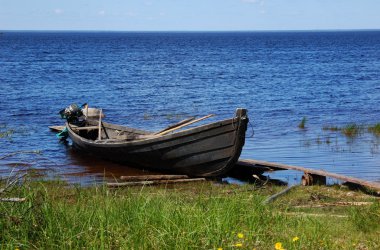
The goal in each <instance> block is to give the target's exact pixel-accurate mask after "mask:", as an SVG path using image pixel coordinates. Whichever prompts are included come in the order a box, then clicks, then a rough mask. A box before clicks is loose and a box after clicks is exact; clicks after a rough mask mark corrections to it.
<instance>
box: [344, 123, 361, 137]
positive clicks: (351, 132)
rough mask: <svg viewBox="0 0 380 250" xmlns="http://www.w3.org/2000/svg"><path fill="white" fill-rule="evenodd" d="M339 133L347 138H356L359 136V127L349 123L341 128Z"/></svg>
mask: <svg viewBox="0 0 380 250" xmlns="http://www.w3.org/2000/svg"><path fill="white" fill-rule="evenodd" d="M341 131H342V133H343V134H344V135H345V136H347V137H356V136H358V135H359V133H360V131H361V127H360V126H359V125H357V124H355V123H351V124H348V125H346V126H345V127H343V128H342V129H341Z"/></svg>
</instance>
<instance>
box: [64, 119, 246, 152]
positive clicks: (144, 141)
mask: <svg viewBox="0 0 380 250" xmlns="http://www.w3.org/2000/svg"><path fill="white" fill-rule="evenodd" d="M239 119H241V118H240V117H236V116H235V117H233V118H229V119H225V120H220V121H216V122H212V123H208V124H204V125H200V126H197V127H193V128H189V129H186V130H181V131H178V132H175V133H173V134H167V135H161V136H155V137H152V138H146V139H137V140H130V141H128V140H120V141H119V140H115V141H108V142H107V141H106V140H100V141H94V140H90V139H87V138H85V137H82V136H80V135H78V134H77V133H75V132H74V130H73V129H72V128H71V126H70V124H69V123H68V122H66V127H67V128H68V130H69V134H70V135H73V136H74V137H75V138H76V139H78V140H81V141H82V142H83V143H86V144H88V145H92V146H96V147H104V146H120V145H123V146H127V145H128V146H129V145H131V146H132V145H133V146H139V145H145V144H150V143H156V142H161V141H166V140H172V139H177V138H180V137H184V136H189V135H191V134H196V133H199V132H205V131H206V130H210V129H213V128H217V127H221V126H225V125H228V124H231V125H233V124H236V127H235V128H234V130H235V131H237V130H238V128H239V126H238V120H239ZM107 124H110V125H117V124H112V123H107ZM117 126H121V127H125V128H128V129H133V128H130V127H127V126H122V125H117ZM70 137H71V136H70ZM71 139H73V138H71Z"/></svg>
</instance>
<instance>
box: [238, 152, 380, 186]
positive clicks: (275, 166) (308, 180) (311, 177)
mask: <svg viewBox="0 0 380 250" xmlns="http://www.w3.org/2000/svg"><path fill="white" fill-rule="evenodd" d="M237 164H241V165H244V166H251V167H252V168H256V167H257V168H259V169H260V170H263V169H267V171H276V170H296V171H301V172H304V176H303V177H302V184H303V185H312V184H326V177H331V178H334V179H337V180H342V181H346V182H349V183H354V184H358V185H361V186H364V187H367V188H370V189H373V190H375V191H377V192H380V183H378V182H371V181H366V180H362V179H359V178H355V177H350V176H346V175H341V174H335V173H331V172H327V171H324V170H316V169H311V168H305V167H300V166H294V165H286V164H282V163H277V162H267V161H260V160H253V159H239V161H238V162H237Z"/></svg>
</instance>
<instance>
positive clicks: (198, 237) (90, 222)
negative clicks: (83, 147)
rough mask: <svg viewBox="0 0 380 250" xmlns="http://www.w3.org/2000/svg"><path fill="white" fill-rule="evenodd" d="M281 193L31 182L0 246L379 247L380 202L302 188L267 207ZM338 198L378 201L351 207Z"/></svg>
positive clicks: (19, 191)
mask: <svg viewBox="0 0 380 250" xmlns="http://www.w3.org/2000/svg"><path fill="white" fill-rule="evenodd" d="M281 189H283V187H269V186H268V187H265V188H258V187H254V186H252V185H249V186H248V185H247V186H234V185H220V184H214V183H211V182H207V183H204V184H196V185H194V184H188V185H178V186H174V187H165V186H160V187H143V188H141V187H134V188H129V189H115V190H110V189H107V188H106V187H104V186H98V187H89V188H83V187H77V186H67V185H65V183H60V182H30V183H26V184H24V185H22V186H20V187H17V188H15V189H14V190H12V191H11V192H10V193H7V194H6V196H7V197H16V196H17V197H26V198H27V200H26V202H22V203H6V202H1V203H0V206H1V210H0V211H1V219H0V230H1V231H0V240H1V247H2V248H4V249H16V248H18V249H30V248H32V249H33V248H38V249H40V248H45V249H54V248H64V249H79V248H84V249H87V248H95V249H218V248H223V249H254V248H255V249H275V246H277V248H278V249H281V248H284V249H379V248H380V239H379V238H378V235H379V233H380V205H379V200H378V198H374V197H371V196H368V195H366V194H364V193H361V192H359V191H347V190H346V189H342V188H341V187H338V186H337V187H298V188H295V189H294V190H293V191H291V192H290V193H288V194H286V195H285V196H283V197H281V198H279V199H278V200H276V201H275V202H274V203H272V204H269V205H263V204H262V201H263V200H265V198H267V197H268V196H269V195H271V194H274V193H276V192H278V191H280V190H281ZM2 197H4V194H3V195H2ZM338 201H344V202H348V201H350V202H353V201H355V202H358V201H361V202H363V201H365V202H369V203H365V205H363V206H360V207H359V206H353V205H350V206H343V205H342V204H340V203H339V204H340V205H337V204H338V203H337V202H338ZM329 204H330V205H329ZM350 204H353V203H350ZM316 205H320V207H313V206H316ZM276 243H281V244H277V245H276Z"/></svg>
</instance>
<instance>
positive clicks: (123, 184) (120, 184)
mask: <svg viewBox="0 0 380 250" xmlns="http://www.w3.org/2000/svg"><path fill="white" fill-rule="evenodd" d="M199 181H206V178H191V179H178V180H155V181H130V182H116V183H107V187H111V188H117V187H128V186H148V185H160V184H174V183H188V182H199Z"/></svg>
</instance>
